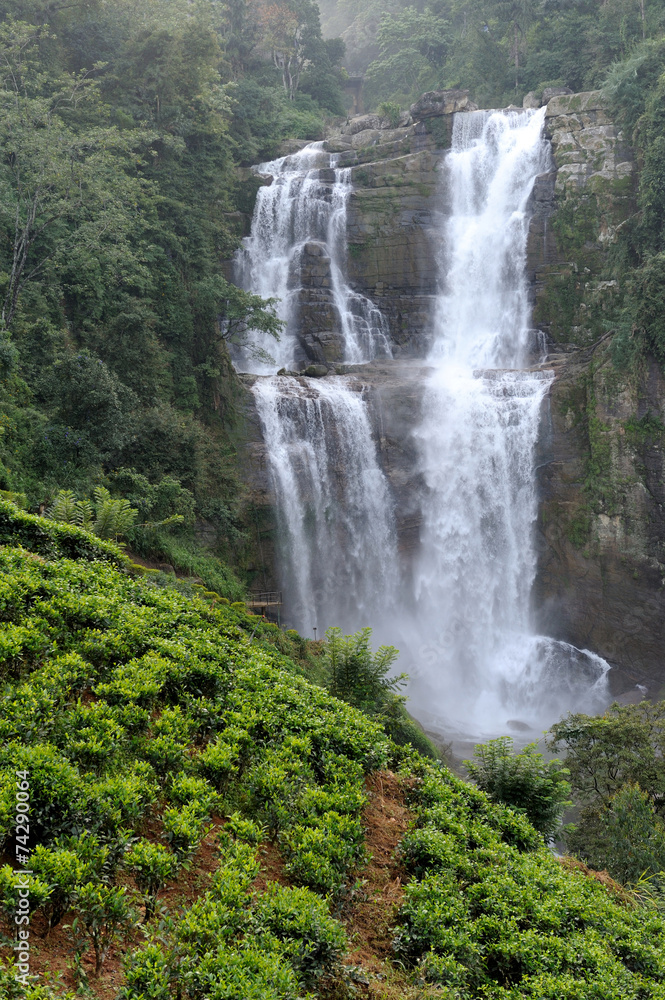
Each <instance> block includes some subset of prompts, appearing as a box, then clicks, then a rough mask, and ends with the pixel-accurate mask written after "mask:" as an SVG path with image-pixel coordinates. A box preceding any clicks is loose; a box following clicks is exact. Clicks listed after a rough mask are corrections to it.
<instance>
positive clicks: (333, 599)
mask: <svg viewBox="0 0 665 1000" xmlns="http://www.w3.org/2000/svg"><path fill="white" fill-rule="evenodd" d="M354 390H357V386H355V385H354V383H353V382H352V380H349V379H346V378H335V379H309V378H302V379H298V380H296V379H294V378H285V377H280V376H274V377H272V378H267V379H260V380H258V381H257V382H256V384H255V386H254V392H255V398H256V405H257V409H258V412H259V416H260V419H261V424H262V427H263V434H264V440H265V444H266V448H267V451H268V455H269V460H270V466H271V471H272V478H273V486H274V490H275V496H276V500H277V511H278V520H279V529H280V530H279V548H280V557H281V566H282V575H283V585H284V589H285V590H286V592H287V594H288V598H289V601H288V614H289V618H290V620H291V621H292V623H293V624H294V625H295V626H296V627H297V628H298V629H299V630H300V631H301V632H302V634H303V635H309V636H311V634H312V628H313V627H314V626H318V628H320V629H323V628H325V627H327V626H328V625H333V624H336V625H340V626H341V627H342V628H343V629H345V630H347V631H355V630H357V629H358V628H361V627H363V626H366V625H373V624H375V623H376V622H377V619H379V618H383V617H384V616H386V615H388V614H390V613H391V612H392V610H393V608H392V605H393V599H394V591H395V586H396V584H397V573H398V570H397V551H396V543H395V526H394V522H393V517H392V506H391V501H390V496H389V492H388V487H387V483H386V480H385V477H384V475H383V473H382V472H381V470H380V469H379V466H378V462H377V458H376V445H375V444H374V441H373V440H372V434H371V429H370V424H369V420H368V417H367V408H366V406H365V403H364V401H363V398H362V394H361V392H359V391H354Z"/></svg>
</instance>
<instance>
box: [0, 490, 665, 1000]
mask: <svg viewBox="0 0 665 1000" xmlns="http://www.w3.org/2000/svg"><path fill="white" fill-rule="evenodd" d="M135 572H136V571H135V570H133V569H132V566H131V564H130V563H129V561H128V560H127V558H126V557H125V555H124V554H123V553H122V551H121V550H120V549H119V548H118V547H116V546H114V545H113V544H111V543H106V542H100V541H99V540H97V539H95V538H94V537H93V536H91V535H89V534H87V533H86V532H84V531H82V530H80V529H77V528H73V527H69V526H62V525H58V524H55V523H53V522H49V521H47V520H44V519H42V518H39V517H36V516H34V515H29V514H25V513H24V512H22V511H20V510H19V509H18V508H16V507H14V506H13V505H12V504H11V503H8V502H6V501H1V500H0V623H1V624H0V669H1V670H2V684H3V688H2V694H1V701H0V737H1V750H0V768H1V771H0V839H1V840H2V849H3V851H4V858H3V864H4V867H2V868H1V869H0V906H1V907H2V911H3V927H2V933H3V935H4V938H3V943H4V945H5V947H4V948H3V953H4V956H5V957H4V964H3V966H2V968H1V970H0V995H2V996H3V997H4V996H7V997H9V998H12V1000H13V998H24V997H25V998H29V1000H38V998H39V1000H47V998H51V997H60V998H62V997H66V996H74V992H73V991H74V989H75V988H78V991H79V992H80V993H83V994H86V993H87V994H88V995H91V996H98V995H99V996H101V995H102V994H101V993H99V992H98V985H97V984H98V983H100V982H102V978H103V972H104V969H105V963H108V962H109V961H110V958H109V956H111V955H113V954H116V955H117V954H118V953H119V952H120V953H123V954H124V959H123V972H122V975H121V976H120V979H121V980H122V982H121V983H120V984H119V985H118V986H117V989H116V992H115V996H117V998H118V1000H140V998H144V1000H176V998H177V1000H254V998H255V1000H277V998H280V1000H287V998H295V997H302V996H310V997H331V998H332V997H335V998H342V997H347V996H349V997H350V996H372V997H376V998H380V997H385V998H386V1000H387V998H389V997H390V998H392V997H397V996H406V995H407V994H406V992H401V993H400V992H394V991H393V992H390V991H391V989H393V987H392V986H391V985H390V983H389V979H390V977H389V976H380V977H373V976H372V974H371V973H370V972H368V973H367V974H366V975H355V978H354V976H353V975H351V974H350V973H349V971H348V969H347V967H346V966H345V964H344V957H345V955H348V951H349V949H350V947H352V946H353V942H352V941H350V940H349V938H348V934H347V931H346V930H345V923H346V925H347V926H352V920H351V916H352V913H353V907H354V905H355V902H354V900H355V899H356V898H357V896H358V892H359V889H358V880H359V879H360V880H361V879H362V873H363V865H364V864H365V863H366V861H367V852H366V848H365V828H364V824H363V807H364V806H365V804H366V801H367V792H366V790H365V777H366V775H368V774H370V773H371V772H375V771H377V770H381V769H386V768H390V769H392V770H393V771H399V772H400V774H401V775H402V776H403V778H404V783H405V787H408V789H409V793H408V794H409V803H410V809H411V815H412V824H411V827H410V829H409V832H408V833H407V835H406V837H405V838H404V839H403V840H402V843H401V847H400V855H401V861H402V865H403V872H404V881H405V882H407V884H406V887H405V890H404V894H403V898H402V903H401V905H400V908H399V911H398V912H396V913H395V914H394V963H395V965H394V968H395V969H397V970H398V973H399V975H400V976H402V977H403V981H404V982H407V981H408V982H410V984H411V986H410V987H409V989H411V988H413V989H414V990H415V991H416V992H414V993H409V996H411V995H412V996H414V997H415V996H417V995H420V996H423V997H434V996H436V997H442V998H449V1000H453V998H455V1000H472V998H473V1000H475V998H487V1000H514V998H518V997H528V998H534V1000H536V998H537V1000H546V998H547V1000H615V998H616V1000H649V998H653V1000H657V998H660V1000H665V923H664V921H663V919H662V918H661V916H660V915H659V913H658V911H656V910H655V909H653V908H649V907H647V906H644V905H641V904H640V903H639V902H638V901H637V900H635V899H634V898H633V897H632V896H631V895H630V894H629V893H627V892H620V891H618V892H612V891H610V890H608V888H606V886H605V885H603V884H601V883H600V882H598V881H596V880H594V879H593V878H590V877H589V876H588V875H587V874H585V873H584V872H582V871H579V872H576V871H570V870H568V869H567V868H566V867H564V866H562V865H561V863H560V862H559V861H558V860H557V859H556V858H555V857H554V856H553V855H552V853H551V852H550V851H549V850H548V848H547V847H546V846H545V844H544V842H543V840H542V837H541V836H540V834H538V833H537V832H536V831H535V830H534V829H533V828H532V827H531V826H530V825H529V823H528V822H527V820H526V819H524V818H523V817H522V816H520V815H518V814H517V813H515V812H513V811H511V810H510V809H508V808H505V807H501V806H497V805H494V804H491V803H490V801H489V800H488V798H487V797H486V796H485V795H484V794H483V793H482V792H480V791H478V790H477V789H475V788H474V787H472V786H471V785H468V784H466V783H464V782H462V781H460V780H459V779H458V778H456V777H454V776H453V775H452V774H451V773H450V772H449V771H447V770H446V769H445V768H443V767H441V766H440V765H438V764H436V763H433V762H432V761H431V760H427V759H425V758H424V757H422V756H420V755H419V754H418V753H417V752H416V751H415V750H413V749H412V748H411V747H409V746H406V747H397V746H396V745H395V744H394V743H393V742H392V741H391V740H390V739H389V738H388V736H387V735H386V732H385V730H384V728H383V727H382V726H381V725H380V722H379V721H376V720H373V719H370V718H368V717H367V716H365V715H363V714H362V713H361V712H359V711H358V710H356V709H355V708H352V707H351V706H350V705H348V704H346V703H344V702H342V701H338V700H337V699H335V698H333V697H332V696H331V695H329V694H328V693H327V692H326V691H325V690H324V689H322V688H321V687H318V686H316V685H315V684H314V683H312V682H310V681H309V680H308V679H307V678H306V676H305V674H306V673H307V669H308V666H307V665H308V663H311V661H312V657H311V655H310V654H309V653H308V646H309V645H310V644H308V643H306V642H305V641H304V640H301V639H300V638H299V637H297V636H295V635H294V634H285V633H283V632H281V631H280V630H279V629H278V628H277V627H276V626H273V625H271V624H269V623H267V622H265V621H263V620H262V619H261V618H258V617H256V616H253V615H250V614H247V613H246V612H245V610H244V609H243V608H242V607H236V606H229V605H227V604H225V603H223V602H222V601H220V600H219V599H217V598H216V596H215V595H214V594H210V593H209V592H205V593H202V596H201V597H198V596H189V595H188V594H186V593H182V592H180V591H179V590H178V589H177V588H176V587H173V586H170V587H165V586H159V585H158V581H156V580H154V579H152V578H150V577H141V576H137V575H135ZM308 657H309V658H308ZM17 772H18V773H19V777H18V778H17ZM23 781H25V782H27V784H28V785H29V823H30V834H29V838H30V839H29V848H30V851H29V864H28V865H27V867H29V869H30V871H31V872H32V873H33V874H32V875H31V876H30V890H29V902H28V904H27V905H28V906H29V910H30V914H31V921H32V925H33V926H34V927H35V928H37V927H39V929H40V934H37V932H36V931H35V932H34V933H32V935H31V939H32V941H33V942H34V944H31V947H33V948H34V949H39V951H40V953H42V954H46V955H48V951H49V941H51V940H52V939H53V937H54V935H57V934H58V933H59V932H58V930H57V929H58V928H59V929H60V932H61V931H62V927H63V925H67V927H68V930H67V934H68V935H69V939H70V941H71V958H70V960H69V968H70V972H69V973H68V976H69V978H68V979H64V980H62V981H58V980H57V979H56V980H54V981H52V982H51V983H49V982H46V981H44V979H43V978H42V977H40V978H37V979H30V978H28V979H27V981H26V982H22V981H21V980H20V978H17V977H20V970H19V967H18V965H16V964H15V963H14V959H13V958H12V954H13V950H12V945H13V942H14V938H15V936H16V926H15V924H14V916H15V914H16V913H17V912H19V910H18V909H17V908H18V907H19V906H20V905H26V904H20V903H19V889H18V880H17V877H16V876H15V874H14V872H15V870H18V869H19V868H20V867H21V866H20V864H19V865H17V861H16V857H17V853H16V851H17V842H16V841H15V834H16V830H17V827H16V801H17V794H16V793H17V782H18V784H19V786H20V784H21V782H23ZM220 819H221V820H222V821H223V822H220ZM213 821H214V822H215V824H216V830H217V835H216V840H217V851H218V862H217V864H216V868H215V870H214V872H213V873H212V875H211V876H210V877H209V878H207V879H200V882H201V885H200V889H199V892H198V895H197V898H196V899H195V901H194V902H193V903H192V904H191V905H189V906H178V905H176V906H172V907H169V906H167V905H166V904H165V902H164V894H163V893H162V894H161V895H160V893H161V890H163V888H164V887H165V886H168V885H169V884H171V883H172V882H173V880H174V879H176V878H177V877H178V875H179V874H182V872H183V869H185V870H186V869H187V866H193V867H190V872H191V873H193V874H196V872H195V865H196V857H197V850H198V849H199V845H200V844H201V841H202V840H203V838H204V837H206V836H208V835H209V831H210V824H211V822H213ZM268 844H272V845H274V846H275V847H276V848H277V849H278V851H279V854H280V855H281V858H282V859H283V868H282V877H281V882H280V883H278V882H270V881H267V882H266V881H265V880H262V879H257V876H258V875H259V869H260V859H261V857H262V853H261V848H262V846H263V847H265V845H268ZM40 935H44V936H43V937H42V936H40ZM87 956H91V957H92V958H93V962H92V964H90V963H89V962H88V963H87V965H85V964H84V958H85V957H87ZM86 969H87V972H86V971H85V970H86ZM345 969H346V971H345ZM361 971H362V970H361ZM24 978H25V977H24ZM384 980H385V985H382V982H384ZM104 981H105V980H104ZM105 982H106V981H105ZM73 984H74V985H73ZM75 984H78V985H77V986H76V985H75ZM105 989H106V990H107V992H105V993H103V995H104V996H109V995H111V994H109V993H108V988H107V986H106V987H105Z"/></svg>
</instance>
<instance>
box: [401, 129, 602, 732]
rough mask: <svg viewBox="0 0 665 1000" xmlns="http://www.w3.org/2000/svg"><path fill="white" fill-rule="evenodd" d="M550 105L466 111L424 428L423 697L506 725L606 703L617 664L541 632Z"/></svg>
mask: <svg viewBox="0 0 665 1000" xmlns="http://www.w3.org/2000/svg"><path fill="white" fill-rule="evenodd" d="M543 115H544V111H540V112H535V113H505V112H503V113H502V112H494V113H493V112H477V113H472V114H463V115H457V116H456V118H455V123H454V131H453V145H452V150H451V152H450V153H449V155H448V157H447V159H446V171H447V178H446V180H447V184H448V185H449V190H450V194H451V198H452V211H451V215H450V217H449V219H448V220H447V221H446V225H445V231H444V233H443V246H444V264H443V267H442V270H443V287H442V291H441V294H440V296H439V300H438V307H437V311H436V319H435V331H434V332H435V338H434V342H433V347H432V349H431V354H430V358H429V360H430V362H431V363H432V365H433V366H434V372H433V374H432V376H431V377H430V379H429V381H428V384H427V386H426V389H425V394H424V399H423V419H422V423H421V426H420V427H419V428H418V430H417V440H418V445H419V452H420V461H421V471H422V474H423V477H424V481H425V486H426V492H425V497H424V502H423V528H422V533H421V543H422V544H421V552H420V556H419V559H418V562H417V565H416V570H415V575H414V580H415V583H414V597H415V611H414V615H413V620H412V621H407V622H405V623H404V639H403V640H402V646H403V647H404V646H405V645H406V648H408V651H409V655H410V657H411V660H412V665H411V666H410V672H411V674H412V678H413V685H412V690H411V697H412V700H413V702H414V704H416V705H418V706H419V707H420V709H421V712H424V713H426V714H427V716H428V718H429V719H430V721H431V722H432V723H433V724H435V725H436V724H439V725H441V724H443V725H445V726H446V727H447V728H448V729H450V728H451V727H455V728H461V729H467V730H470V731H472V732H475V733H477V732H481V731H489V732H491V731H500V730H502V729H505V727H506V725H507V724H508V722H509V721H511V720H518V721H520V722H522V723H524V724H526V725H533V726H538V725H543V724H546V723H547V722H549V721H551V720H552V719H553V718H555V717H557V716H559V715H560V714H561V713H562V712H563V711H566V710H567V709H568V708H570V707H572V706H573V705H574V706H575V707H576V708H578V709H580V708H584V707H586V708H592V707H593V706H594V705H595V704H596V702H597V700H598V697H599V695H601V694H602V688H603V683H604V682H603V680H602V678H603V677H604V673H605V671H606V669H607V665H606V664H605V663H604V661H602V660H600V659H599V658H598V657H595V656H594V655H593V654H586V653H584V654H583V653H580V651H577V650H573V647H570V646H567V645H566V644H563V643H557V642H554V640H551V639H548V638H546V637H540V636H536V635H534V634H533V630H532V628H531V608H530V594H531V588H532V584H533V580H534V577H535V572H536V552H535V544H534V522H535V519H536V514H537V497H536V488H535V469H534V451H535V447H536V443H537V440H538V432H539V424H540V416H541V409H542V402H543V398H544V395H545V393H546V391H547V387H548V385H549V382H550V380H551V378H552V373H551V372H540V371H538V372H528V371H519V370H516V369H519V368H520V367H521V366H523V365H524V364H525V360H526V358H527V354H528V348H529V306H528V289H527V285H526V277H525V255H526V239H527V234H528V223H529V218H528V215H527V213H526V207H527V202H528V199H529V195H530V193H531V189H532V186H533V181H534V178H535V177H536V175H537V174H539V173H541V172H543V171H545V170H547V169H548V166H549V148H548V144H547V143H546V141H545V140H544V139H543V138H542V136H541V133H542V123H543Z"/></svg>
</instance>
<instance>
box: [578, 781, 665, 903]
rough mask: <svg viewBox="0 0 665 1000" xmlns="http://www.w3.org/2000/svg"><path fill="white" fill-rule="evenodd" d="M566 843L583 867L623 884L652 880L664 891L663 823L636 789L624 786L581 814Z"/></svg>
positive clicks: (646, 799)
mask: <svg viewBox="0 0 665 1000" xmlns="http://www.w3.org/2000/svg"><path fill="white" fill-rule="evenodd" d="M566 843H567V844H568V846H569V847H570V848H571V850H573V851H575V853H576V854H577V855H578V856H579V857H581V858H584V860H585V861H586V862H587V864H589V865H591V867H592V868H595V869H597V870H598V871H603V870H606V871H608V872H609V873H610V875H612V876H613V877H614V878H615V879H618V880H619V881H620V882H623V883H637V882H638V881H639V880H640V878H641V877H642V876H655V877H656V880H657V881H658V882H661V883H662V885H663V888H665V823H663V820H662V819H660V817H658V816H657V815H656V812H655V810H654V806H653V802H652V801H651V798H650V797H649V795H647V793H646V792H643V791H642V789H641V788H640V787H639V785H633V784H626V785H624V786H623V787H622V788H620V789H619V790H618V791H617V792H615V793H614V795H613V796H612V797H611V798H610V799H609V801H608V803H607V805H603V806H601V807H600V808H596V809H594V808H588V809H585V810H583V811H582V814H581V818H580V822H579V824H578V826H577V827H576V828H573V829H569V830H567V831H566Z"/></svg>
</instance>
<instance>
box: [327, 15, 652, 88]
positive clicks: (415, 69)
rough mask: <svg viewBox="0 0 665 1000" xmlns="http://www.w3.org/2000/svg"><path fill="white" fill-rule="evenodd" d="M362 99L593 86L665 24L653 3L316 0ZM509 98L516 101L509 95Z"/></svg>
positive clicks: (597, 84)
mask: <svg viewBox="0 0 665 1000" xmlns="http://www.w3.org/2000/svg"><path fill="white" fill-rule="evenodd" d="M321 8H322V11H323V22H324V27H325V28H326V30H327V31H330V32H334V33H340V32H341V33H342V37H343V38H344V40H345V42H346V44H347V56H346V65H347V66H348V67H349V70H350V71H351V72H353V73H363V72H366V74H367V84H368V85H367V99H368V102H369V103H370V104H371V103H374V104H375V103H377V102H378V101H380V100H386V99H388V100H397V101H399V102H401V103H402V104H405V105H408V104H409V103H411V101H413V100H415V99H416V98H417V97H418V96H419V95H420V94H421V93H422V92H423V91H426V90H435V89H440V88H446V87H466V88H469V89H470V90H471V92H472V94H473V96H474V98H475V99H476V100H477V101H478V103H479V104H480V106H481V107H500V106H502V105H504V106H505V105H507V104H509V103H511V102H513V103H519V104H521V98H522V95H523V94H524V93H526V92H527V91H531V90H533V91H536V92H539V91H542V90H543V89H544V88H545V87H548V86H564V87H569V88H570V89H571V90H573V91H580V90H591V89H593V88H595V87H597V86H599V84H601V83H602V82H603V80H604V77H605V74H606V72H607V69H608V67H609V66H610V65H611V64H612V63H613V62H614V61H616V60H620V59H623V58H625V57H626V56H628V55H629V54H630V52H631V50H632V49H633V47H634V46H635V45H636V44H638V43H640V42H642V41H643V40H644V39H648V38H655V37H658V36H659V35H660V34H661V33H662V31H663V28H664V27H665V8H664V7H663V4H662V2H661V0H641V2H638V0H611V2H608V3H598V2H596V0H580V2H577V3H567V2H566V0H550V2H546V3H536V2H533V0H520V2H507V0H471V2H469V0H464V2H461V0H429V2H428V0H415V2H413V3H411V2H406V0H402V2H400V0H388V2H384V0H382V2H378V0H360V3H357V4H354V5H351V4H348V3H347V2H346V0H322V2H321ZM516 99H517V100H516Z"/></svg>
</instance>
